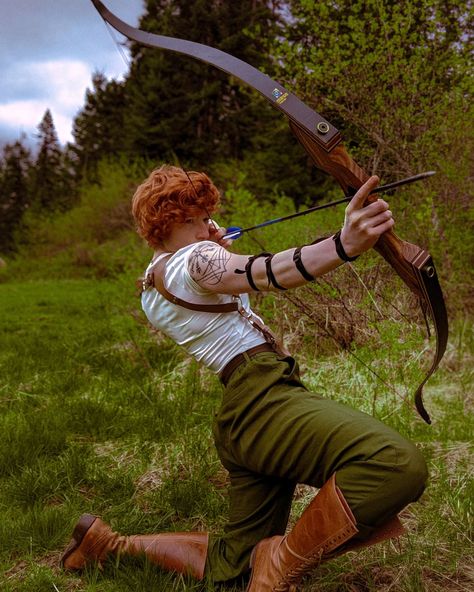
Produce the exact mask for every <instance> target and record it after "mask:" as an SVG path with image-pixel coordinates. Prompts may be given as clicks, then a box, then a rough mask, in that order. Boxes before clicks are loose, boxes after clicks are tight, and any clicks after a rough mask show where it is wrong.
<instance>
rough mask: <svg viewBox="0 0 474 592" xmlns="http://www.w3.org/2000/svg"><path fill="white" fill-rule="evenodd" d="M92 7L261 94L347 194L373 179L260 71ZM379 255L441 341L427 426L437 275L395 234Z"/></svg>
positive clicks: (140, 37)
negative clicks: (429, 319)
mask: <svg viewBox="0 0 474 592" xmlns="http://www.w3.org/2000/svg"><path fill="white" fill-rule="evenodd" d="M91 1H92V3H93V4H94V6H95V8H96V9H97V11H98V12H99V14H100V15H101V16H102V18H103V19H104V21H106V22H107V23H109V24H110V25H111V26H112V27H114V29H116V30H117V31H119V32H120V33H122V35H125V36H126V37H127V38H128V39H131V40H132V41H135V42H137V43H140V44H141V45H145V46H147V47H157V48H161V49H166V50H170V51H175V52H177V53H181V54H184V55H187V56H190V57H192V58H194V59H197V60H200V61H202V62H205V63H207V64H210V65H213V66H215V67H216V68H219V69H220V70H222V71H224V72H226V73H227V74H229V75H231V76H235V77H236V78H238V79H240V80H241V81H242V82H244V83H246V84H248V85H249V86H250V87H251V88H253V89H255V90H257V91H258V92H259V93H260V94H261V95H263V96H264V97H265V98H266V99H267V100H268V101H269V102H270V103H271V104H272V105H273V107H275V108H276V109H278V110H280V111H282V112H283V113H284V114H285V115H286V116H287V117H288V119H289V122H290V127H291V129H292V131H293V133H294V134H295V135H296V137H297V139H298V140H299V142H300V143H301V144H302V146H303V148H304V149H305V150H306V152H307V153H308V154H309V156H310V157H311V159H312V160H313V162H314V163H315V164H316V165H317V166H318V167H319V168H321V169H322V170H324V171H326V172H327V173H329V174H330V175H332V176H333V177H334V178H335V179H336V180H337V181H338V182H339V184H340V185H341V187H342V188H343V190H344V193H345V194H348V193H353V192H355V190H357V189H358V188H359V187H360V186H361V185H362V184H363V183H364V182H365V181H366V180H367V179H368V175H367V173H366V172H365V171H364V170H363V169H361V168H360V167H359V166H358V165H357V164H356V163H355V162H354V161H353V160H352V159H351V157H350V156H349V155H348V153H347V152H346V150H345V148H344V146H343V145H342V144H341V135H340V133H339V131H338V130H337V129H336V128H335V127H334V126H333V125H331V123H329V122H328V121H327V120H326V119H324V117H322V116H321V115H320V114H319V113H317V112H316V111H314V110H313V109H311V108H310V107H309V106H308V105H306V104H305V103H303V102H302V101H301V100H300V99H298V97H296V96H295V95H294V94H293V93H291V92H290V91H288V90H287V89H285V88H284V87H283V86H281V85H280V84H278V83H277V82H275V81H274V80H272V79H271V78H270V77H269V76H267V75H266V74H264V73H263V72H260V70H257V68H254V67H253V66H251V65H250V64H247V63H246V62H244V61H243V60H240V59H238V58H235V57H233V56H231V55H229V54H227V53H225V52H223V51H221V50H219V49H215V48H213V47H209V46H207V45H203V44H201V43H195V42H192V41H187V40H184V39H176V38H174V37H166V36H164V35H156V34H154V33H147V32H145V31H141V30H140V29H137V28H134V27H131V26H130V25H128V24H127V23H125V22H124V21H122V20H120V19H119V18H117V17H116V16H115V15H114V14H113V13H112V12H110V11H109V10H108V9H107V8H106V7H105V6H104V4H103V3H102V2H101V1H100V0H91ZM375 199H376V197H375V196H371V197H369V198H368V201H372V200H375ZM375 249H376V250H377V251H378V252H379V253H380V254H381V255H382V257H384V259H385V260H386V261H387V262H388V263H389V264H390V265H391V266H392V267H393V269H394V270H395V271H396V272H397V273H398V275H399V276H400V277H401V278H402V280H403V281H404V282H405V284H406V285H407V286H408V287H409V288H410V289H411V290H412V291H413V292H414V293H415V294H416V295H417V296H418V297H419V299H420V302H421V304H422V308H423V311H424V312H426V311H428V312H429V313H430V315H431V317H432V319H433V323H434V326H435V329H436V337H437V346H436V355H435V358H434V361H433V363H432V365H431V368H430V370H429V372H428V374H427V376H426V377H425V378H424V380H423V382H422V383H421V385H420V386H419V387H418V389H417V391H416V393H415V405H416V408H417V410H418V412H419V413H420V415H421V416H422V417H423V419H424V420H425V421H426V422H427V423H431V420H430V418H429V415H428V413H427V412H426V410H425V408H424V406H423V400H422V388H423V386H424V384H425V382H426V381H427V380H428V378H429V377H430V376H431V374H433V372H434V371H435V370H436V368H437V367H438V364H439V362H440V361H441V359H442V357H443V354H444V352H445V349H446V343H447V337H448V321H447V314H446V307H445V304H444V300H443V294H442V291H441V287H440V285H439V281H438V278H437V274H436V269H435V266H434V263H433V261H432V259H431V256H430V254H429V253H428V252H427V251H425V250H423V249H421V248H420V247H418V246H417V245H413V244H411V243H408V242H406V241H403V240H401V239H400V238H399V237H398V236H397V235H396V234H395V233H394V232H392V231H389V232H386V233H384V234H383V235H382V236H381V237H380V239H379V240H378V242H377V244H376V245H375Z"/></svg>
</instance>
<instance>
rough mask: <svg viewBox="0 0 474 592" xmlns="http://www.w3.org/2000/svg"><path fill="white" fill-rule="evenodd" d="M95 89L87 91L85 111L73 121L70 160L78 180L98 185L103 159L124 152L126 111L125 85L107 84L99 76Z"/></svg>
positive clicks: (101, 75) (93, 79)
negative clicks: (72, 158) (100, 165)
mask: <svg viewBox="0 0 474 592" xmlns="http://www.w3.org/2000/svg"><path fill="white" fill-rule="evenodd" d="M92 85H93V88H92V90H87V93H86V102H85V105H84V107H83V109H82V110H81V112H80V113H79V115H78V116H77V117H76V118H75V120H74V125H73V136H74V144H73V146H72V147H71V156H73V157H74V167H75V170H76V172H77V174H78V177H79V178H82V177H85V178H86V179H88V180H90V181H95V180H96V178H97V165H98V162H99V161H100V160H101V158H104V157H108V156H113V155H117V154H119V153H122V152H124V137H123V134H124V130H123V126H124V119H125V118H126V114H127V107H126V105H125V102H124V87H123V83H122V82H117V81H116V80H111V81H108V80H107V79H106V78H105V76H104V75H103V74H101V73H99V72H96V73H94V75H93V78H92Z"/></svg>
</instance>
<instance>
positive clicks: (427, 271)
mask: <svg viewBox="0 0 474 592" xmlns="http://www.w3.org/2000/svg"><path fill="white" fill-rule="evenodd" d="M290 128H291V130H292V132H293V134H294V135H295V136H296V138H297V139H298V141H299V142H300V144H301V145H302V146H303V148H304V149H305V151H306V152H307V154H308V155H309V156H310V158H311V159H312V160H313V162H314V163H315V164H316V166H317V167H318V168H320V169H322V170H324V171H326V172H327V173H329V174H330V175H332V176H333V177H334V178H335V179H336V181H337V182H338V183H339V184H340V186H341V187H342V189H343V191H344V193H346V194H348V193H351V194H353V193H355V191H356V190H357V189H358V188H359V187H361V186H362V185H363V184H364V183H365V181H367V179H368V178H369V175H368V174H367V173H366V172H365V171H364V170H363V169H362V168H361V167H359V165H358V164H357V163H356V162H355V161H354V160H353V159H352V158H351V157H350V156H349V154H348V153H347V151H346V149H345V147H344V146H343V145H342V143H339V144H338V145H337V146H335V147H334V148H333V149H332V150H331V151H330V152H326V151H324V150H321V148H320V146H319V145H318V144H317V143H315V142H314V141H313V139H312V137H311V136H310V135H309V134H308V133H307V132H306V131H305V130H304V129H303V128H302V127H300V126H299V125H298V124H296V123H295V122H294V121H292V120H290ZM376 199H377V198H376V197H375V196H374V195H370V196H369V197H368V198H367V201H368V202H371V201H375V200H376ZM374 248H375V250H376V251H377V252H378V253H379V254H380V255H381V256H382V257H383V258H384V259H385V260H386V261H387V262H388V263H389V264H390V265H391V266H392V267H393V269H394V270H395V271H396V273H397V274H398V275H399V276H400V278H401V279H402V280H403V281H404V282H405V284H406V285H407V286H408V287H409V288H410V290H411V291H412V292H413V293H414V294H416V295H417V296H418V298H419V300H420V304H421V307H422V311H423V314H424V315H425V318H426V312H427V311H428V312H429V315H430V317H431V319H432V320H433V325H434V328H435V332H436V352H435V355H434V359H433V362H432V364H431V367H430V369H429V370H428V372H427V374H426V376H425V378H424V379H423V381H422V382H421V384H420V385H419V387H418V388H417V389H416V392H415V406H416V409H417V411H418V413H419V414H420V415H421V417H422V418H423V419H424V420H425V421H426V422H427V423H431V419H430V416H429V414H428V412H427V411H426V409H425V407H424V405H423V386H424V385H425V383H426V381H427V380H428V379H429V377H430V376H431V375H432V374H433V372H435V370H436V368H437V367H438V365H439V363H440V361H441V360H442V358H443V355H444V352H445V351H446V345H447V341H448V316H447V312H446V305H445V303H444V298H443V292H442V290H441V286H440V284H439V281H438V276H437V273H436V268H435V265H434V263H433V259H432V257H431V255H430V254H429V253H428V251H426V250H424V249H422V248H421V247H418V246H417V245H414V244H412V243H409V242H407V241H404V240H402V239H400V238H399V237H398V236H397V235H396V234H395V233H394V232H393V231H392V230H389V231H388V232H385V233H384V234H383V235H382V236H381V237H380V238H379V240H378V241H377V243H376V245H375V247H374Z"/></svg>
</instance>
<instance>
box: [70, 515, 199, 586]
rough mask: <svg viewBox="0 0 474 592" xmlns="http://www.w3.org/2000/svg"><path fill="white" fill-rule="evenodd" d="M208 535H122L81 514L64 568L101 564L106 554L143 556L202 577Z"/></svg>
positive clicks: (179, 533) (170, 567)
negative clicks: (93, 563) (92, 563)
mask: <svg viewBox="0 0 474 592" xmlns="http://www.w3.org/2000/svg"><path fill="white" fill-rule="evenodd" d="M208 539H209V536H208V534H207V533H204V532H169V533H162V534H148V535H133V536H123V535H120V534H118V533H116V532H114V531H113V530H112V529H111V528H110V526H109V525H108V524H106V523H105V522H103V521H102V520H101V519H100V518H97V517H96V516H92V515H90V514H84V515H83V516H82V517H81V519H80V520H79V522H78V524H77V525H76V528H75V529H74V532H73V538H72V540H71V542H70V544H69V546H68V548H67V549H66V551H65V553H64V555H63V557H62V561H61V563H62V565H63V567H65V568H66V569H71V570H79V569H83V568H84V567H85V566H86V565H87V564H88V563H91V562H98V563H99V565H101V564H103V563H104V561H105V560H106V559H107V557H109V556H115V557H120V556H132V557H138V556H145V557H146V559H147V560H148V561H150V562H151V563H153V564H155V565H157V566H159V567H161V568H162V569H164V570H165V571H174V572H179V573H186V574H190V575H192V576H193V577H195V578H196V579H202V578H203V577H204V569H205V565H206V558H207V547H208Z"/></svg>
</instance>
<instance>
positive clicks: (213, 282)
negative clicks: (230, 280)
mask: <svg viewBox="0 0 474 592" xmlns="http://www.w3.org/2000/svg"><path fill="white" fill-rule="evenodd" d="M231 257H232V255H231V253H229V251H226V250H225V249H224V248H223V247H221V246H219V245H217V244H214V243H209V242H206V243H202V244H199V245H197V246H196V247H195V248H194V249H193V250H192V252H191V254H190V256H189V261H188V269H189V273H190V275H191V277H192V278H193V280H194V281H196V282H197V283H198V284H200V285H207V286H217V285H218V284H220V283H221V282H222V278H223V275H224V274H225V273H226V271H227V270H228V263H229V261H230V259H231Z"/></svg>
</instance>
